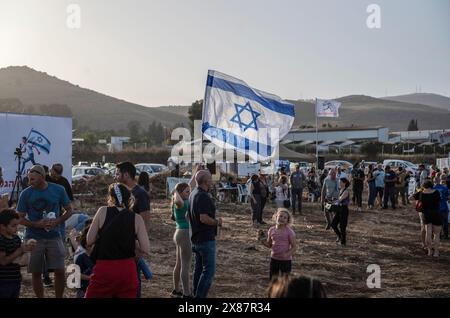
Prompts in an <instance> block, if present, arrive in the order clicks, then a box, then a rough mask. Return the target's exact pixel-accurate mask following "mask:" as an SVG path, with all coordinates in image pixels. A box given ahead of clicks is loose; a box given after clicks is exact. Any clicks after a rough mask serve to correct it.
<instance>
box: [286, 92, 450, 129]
mask: <svg viewBox="0 0 450 318" xmlns="http://www.w3.org/2000/svg"><path fill="white" fill-rule="evenodd" d="M337 100H338V101H340V102H341V103H342V106H341V109H340V112H339V113H340V117H339V118H337V119H334V118H319V127H322V125H324V124H327V123H330V124H331V125H332V126H333V127H334V126H335V125H338V126H339V127H351V126H385V127H388V128H389V129H390V130H391V131H401V130H406V129H407V127H408V123H409V121H410V120H411V119H417V120H418V126H419V129H449V128H450V116H449V114H450V113H449V112H448V110H444V109H441V108H437V107H432V106H427V105H421V104H415V103H402V102H397V101H392V100H385V99H379V98H374V97H370V96H364V95H351V96H345V97H341V98H338V99H337ZM292 102H293V103H294V104H295V110H296V117H295V121H294V126H296V127H299V126H314V127H315V116H314V108H315V106H314V104H313V103H309V102H303V101H292Z"/></svg>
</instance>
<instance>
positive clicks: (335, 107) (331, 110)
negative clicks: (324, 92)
mask: <svg viewBox="0 0 450 318" xmlns="http://www.w3.org/2000/svg"><path fill="white" fill-rule="evenodd" d="M339 107H341V103H340V102H337V101H334V100H326V99H318V100H317V102H316V116H317V117H339Z"/></svg>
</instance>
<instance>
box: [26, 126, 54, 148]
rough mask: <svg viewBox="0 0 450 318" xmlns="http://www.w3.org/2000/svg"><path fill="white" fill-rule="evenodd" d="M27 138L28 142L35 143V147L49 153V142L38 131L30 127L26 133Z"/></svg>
mask: <svg viewBox="0 0 450 318" xmlns="http://www.w3.org/2000/svg"><path fill="white" fill-rule="evenodd" d="M27 140H28V141H27V142H28V143H30V144H32V145H35V146H36V147H37V148H39V149H40V150H42V151H44V152H46V153H47V154H49V153H50V148H51V142H50V140H48V138H47V137H45V136H44V135H43V134H41V133H40V132H39V131H37V130H35V129H31V131H30V133H29V134H28V138H27Z"/></svg>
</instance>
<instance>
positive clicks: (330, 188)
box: [0, 162, 450, 298]
mask: <svg viewBox="0 0 450 318" xmlns="http://www.w3.org/2000/svg"><path fill="white" fill-rule="evenodd" d="M352 168H353V169H352V170H351V172H349V173H347V171H345V169H343V168H342V167H335V168H332V169H324V170H322V171H316V170H315V169H314V168H311V169H310V170H309V171H307V172H303V171H302V170H301V169H300V167H299V166H298V165H297V166H296V167H295V170H294V171H292V173H290V171H289V172H286V171H285V170H284V169H282V170H280V171H279V172H278V173H277V175H276V176H271V177H267V176H265V175H263V174H259V175H258V174H254V175H252V176H251V178H250V180H249V182H248V189H249V191H248V195H249V203H250V207H251V209H252V223H253V226H255V227H260V226H261V225H264V224H266V222H265V221H264V220H263V215H264V213H263V212H264V209H265V207H266V206H267V205H268V203H269V202H270V201H272V202H273V204H274V205H275V206H276V212H275V213H274V214H273V217H272V221H271V222H272V223H273V225H272V226H270V228H269V230H268V231H267V233H265V232H264V231H259V235H258V240H259V242H260V243H261V244H262V245H263V246H265V247H267V248H270V249H271V253H270V264H269V265H268V274H269V275H268V276H269V278H270V279H271V284H270V288H269V296H270V297H295V296H294V295H303V296H304V297H325V296H326V293H325V291H324V289H323V286H322V285H321V284H320V282H318V281H317V280H315V279H313V278H308V277H298V278H295V277H293V276H292V275H290V274H291V269H292V262H293V258H294V255H295V251H296V248H297V243H296V233H295V231H294V230H293V228H292V223H293V222H294V216H295V215H296V214H298V215H302V214H303V213H304V211H303V209H302V208H303V204H302V202H303V201H304V200H305V199H308V200H310V201H311V202H318V204H317V208H318V209H319V210H321V211H322V212H323V213H324V217H325V224H326V226H325V228H326V230H330V229H332V230H333V231H334V233H335V234H336V242H337V243H338V244H340V245H341V246H345V245H346V244H347V225H348V223H349V206H350V205H351V204H352V203H353V204H354V206H355V207H356V208H355V211H356V213H362V212H363V210H364V208H367V209H368V210H372V209H375V208H381V209H388V208H391V209H393V210H395V209H396V208H397V207H398V206H399V205H400V204H401V205H403V206H408V205H409V204H410V201H412V200H414V201H415V202H416V204H415V209H416V211H417V212H418V214H419V217H420V221H421V242H422V247H423V249H424V251H425V252H426V253H427V254H428V255H429V256H434V257H439V244H440V240H441V239H448V214H449V210H448V201H449V200H450V195H449V186H450V185H449V182H450V174H449V171H448V168H446V169H444V170H443V171H442V172H441V171H439V170H438V169H435V168H434V167H433V170H431V171H428V170H427V169H425V166H424V165H420V166H419V172H418V174H417V175H413V174H412V173H411V172H410V171H406V170H405V169H403V168H402V167H400V168H398V169H397V170H394V169H391V167H389V166H386V167H383V166H382V165H381V164H378V165H377V166H373V165H369V166H367V167H365V165H364V162H361V163H357V164H355V165H354V166H353V167H352ZM62 173H63V167H62V165H61V164H54V165H53V166H52V167H51V169H45V167H43V166H40V165H34V166H33V167H31V169H30V170H29V171H28V174H27V184H28V187H27V188H26V189H24V190H23V191H22V192H21V194H20V197H19V200H18V202H17V206H16V208H15V209H10V208H8V209H3V210H2V211H1V212H0V297H2V298H5V297H6V298H17V297H19V295H20V288H21V270H20V266H21V265H23V263H27V266H28V272H29V273H31V275H32V285H33V290H34V293H35V295H36V297H39V298H42V297H44V282H45V281H46V280H49V279H50V278H49V272H53V275H54V288H55V296H56V297H63V295H64V289H65V266H66V255H65V254H66V248H65V245H64V242H65V237H66V231H67V229H68V224H71V226H70V228H71V229H74V230H73V231H72V232H71V233H76V237H75V238H74V237H73V236H72V235H69V236H70V242H71V243H72V244H71V245H73V249H74V255H73V263H74V264H76V265H78V266H79V268H80V274H81V277H80V278H81V284H80V286H79V287H78V289H77V297H79V298H139V297H141V276H142V274H144V277H145V278H147V279H148V278H150V277H151V275H152V274H151V271H150V269H149V268H148V266H147V264H146V262H145V259H144V256H145V255H148V253H149V249H150V242H149V237H148V231H149V229H150V227H151V222H150V215H151V212H150V211H151V208H150V188H149V176H148V174H146V173H145V172H143V173H141V174H140V175H139V179H138V180H137V181H136V168H135V166H134V165H133V164H132V163H131V162H123V163H119V164H118V165H117V168H116V180H115V181H116V182H115V183H113V184H111V185H110V186H109V187H108V191H107V193H108V195H107V200H106V202H105V206H102V207H100V208H99V209H98V210H97V212H96V213H95V215H94V216H93V218H90V217H88V216H87V215H78V216H77V215H76V214H74V212H73V209H72V204H71V202H72V201H73V193H72V189H71V186H70V183H69V182H68V181H67V179H65V178H64V177H63V176H62ZM412 180H414V181H415V182H416V184H417V187H413V189H411V187H410V183H411V181H412ZM213 188H214V183H213V181H212V176H211V173H210V172H209V171H208V170H207V169H206V168H205V167H204V166H202V165H199V166H197V167H195V169H194V171H193V175H192V179H191V181H190V182H189V183H179V184H177V185H176V186H175V188H174V191H173V192H172V194H171V201H170V202H171V204H170V210H171V216H172V219H173V221H174V222H175V232H174V236H173V241H174V248H175V251H176V252H175V255H176V257H175V266H174V269H173V289H172V292H171V293H170V296H171V297H183V298H194V297H195V298H206V297H207V296H208V293H209V290H210V288H211V286H212V284H213V281H214V276H215V273H216V254H217V253H216V248H217V247H216V236H217V235H218V232H219V231H220V227H221V226H222V222H223V221H222V219H221V218H219V217H217V204H216V201H215V199H214V197H213V196H212V195H211V190H212V189H213ZM365 190H366V191H367V194H368V195H367V197H368V199H367V205H365V207H363V193H364V191H365ZM411 190H413V191H411ZM305 195H306V196H305ZM411 206H412V205H411ZM19 225H22V226H25V227H26V233H25V237H24V238H23V239H22V238H21V237H19V236H18V235H17V233H18V227H19ZM25 256H28V259H27V258H26V257H25ZM24 259H25V261H24ZM192 259H194V266H193V272H191V268H192ZM191 277H192V280H191ZM45 285H48V284H45Z"/></svg>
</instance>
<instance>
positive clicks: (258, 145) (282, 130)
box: [202, 70, 295, 160]
mask: <svg viewBox="0 0 450 318" xmlns="http://www.w3.org/2000/svg"><path fill="white" fill-rule="evenodd" d="M294 119H295V110H294V105H293V104H290V103H288V102H285V101H284V100H282V99H281V98H280V97H278V96H276V95H272V94H269V93H265V92H263V91H260V90H257V89H254V88H251V87H250V86H248V85H247V84H246V83H245V82H244V81H242V80H240V79H237V78H234V77H231V76H229V75H226V74H223V73H220V72H217V71H211V70H210V71H208V80H207V83H206V93H205V102H204V106H203V123H202V132H203V135H204V136H205V137H206V138H208V139H209V140H210V141H211V142H212V143H214V144H215V145H217V146H219V147H221V148H226V149H235V150H237V151H240V152H242V153H245V154H247V155H248V156H250V157H251V158H252V159H254V160H262V159H266V158H271V157H273V156H274V155H275V154H276V150H277V148H278V145H279V142H280V139H281V138H283V137H284V136H285V135H286V134H287V133H288V132H289V131H290V129H291V127H292V124H293V123H294Z"/></svg>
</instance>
